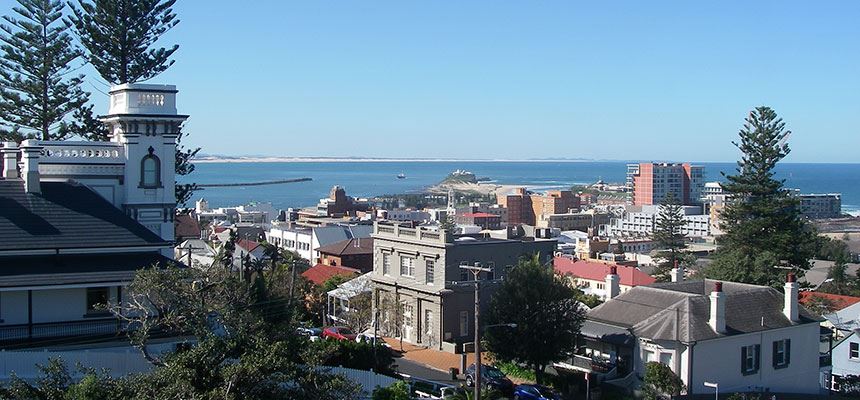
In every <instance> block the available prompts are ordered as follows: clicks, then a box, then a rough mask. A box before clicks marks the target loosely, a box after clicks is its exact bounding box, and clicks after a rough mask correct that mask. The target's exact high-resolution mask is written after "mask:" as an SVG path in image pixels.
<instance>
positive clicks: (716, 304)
mask: <svg viewBox="0 0 860 400" xmlns="http://www.w3.org/2000/svg"><path fill="white" fill-rule="evenodd" d="M710 300H711V314H710V318H709V319H708V325H710V326H711V329H713V330H714V332H717V333H726V294H725V293H723V283H722V282H714V291H713V292H711V296H710Z"/></svg>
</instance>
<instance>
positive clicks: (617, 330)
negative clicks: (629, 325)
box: [580, 320, 634, 347]
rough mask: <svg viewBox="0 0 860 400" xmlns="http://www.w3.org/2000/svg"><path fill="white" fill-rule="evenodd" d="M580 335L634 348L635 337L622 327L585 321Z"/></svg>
mask: <svg viewBox="0 0 860 400" xmlns="http://www.w3.org/2000/svg"><path fill="white" fill-rule="evenodd" d="M580 333H581V334H582V335H583V336H585V337H589V338H592V339H597V340H599V341H601V342H606V343H611V344H616V345H619V346H628V347H629V346H633V339H634V338H633V335H631V334H630V332H629V331H628V330H627V329H625V328H622V327H620V326H615V325H609V324H605V323H602V322H597V321H591V320H585V322H584V323H583V324H582V329H581V330H580Z"/></svg>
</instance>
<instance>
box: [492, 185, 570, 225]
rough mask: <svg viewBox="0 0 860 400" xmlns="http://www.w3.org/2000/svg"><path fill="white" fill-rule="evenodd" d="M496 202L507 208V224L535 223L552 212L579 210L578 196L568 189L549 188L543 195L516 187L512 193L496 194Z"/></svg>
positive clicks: (560, 212)
mask: <svg viewBox="0 0 860 400" xmlns="http://www.w3.org/2000/svg"><path fill="white" fill-rule="evenodd" d="M496 202H497V203H498V204H499V205H501V206H503V207H505V208H507V209H508V221H507V223H508V225H517V224H525V225H536V224H537V221H538V220H539V219H545V218H546V217H548V216H549V215H552V214H563V213H568V212H571V211H574V212H575V211H579V208H580V198H579V196H577V195H575V194H574V193H573V192H571V191H570V190H550V191H548V192H546V194H545V195H540V194H535V193H529V192H528V191H527V190H526V188H517V189H516V190H515V191H514V192H513V193H509V194H505V195H497V196H496Z"/></svg>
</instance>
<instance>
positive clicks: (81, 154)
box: [40, 142, 125, 164]
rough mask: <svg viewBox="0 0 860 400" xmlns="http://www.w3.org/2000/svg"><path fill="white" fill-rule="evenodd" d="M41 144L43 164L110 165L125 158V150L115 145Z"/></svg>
mask: <svg viewBox="0 0 860 400" xmlns="http://www.w3.org/2000/svg"><path fill="white" fill-rule="evenodd" d="M41 144H42V146H43V147H44V148H43V149H42V151H41V154H40V155H41V157H42V160H41V161H42V162H45V163H50V162H63V163H88V164H91V163H97V164H110V163H117V162H122V161H123V160H124V158H125V149H124V148H123V147H122V146H119V145H117V144H116V143H93V142H80V143H75V142H62V143H51V142H43V143H41Z"/></svg>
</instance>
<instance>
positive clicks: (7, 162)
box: [0, 142, 18, 179]
mask: <svg viewBox="0 0 860 400" xmlns="http://www.w3.org/2000/svg"><path fill="white" fill-rule="evenodd" d="M0 154H2V155H3V160H2V162H3V178H6V179H16V178H18V145H17V144H16V143H15V142H5V143H3V147H2V149H0Z"/></svg>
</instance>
